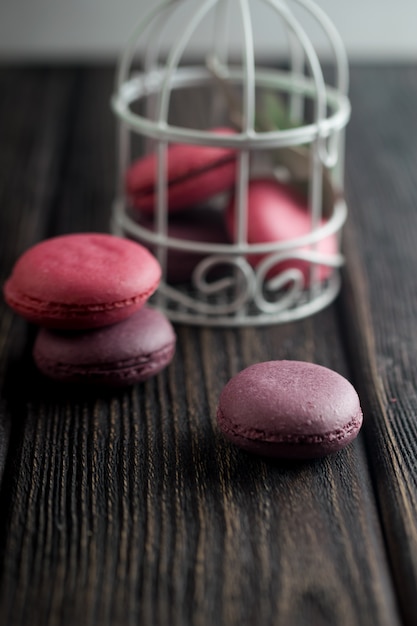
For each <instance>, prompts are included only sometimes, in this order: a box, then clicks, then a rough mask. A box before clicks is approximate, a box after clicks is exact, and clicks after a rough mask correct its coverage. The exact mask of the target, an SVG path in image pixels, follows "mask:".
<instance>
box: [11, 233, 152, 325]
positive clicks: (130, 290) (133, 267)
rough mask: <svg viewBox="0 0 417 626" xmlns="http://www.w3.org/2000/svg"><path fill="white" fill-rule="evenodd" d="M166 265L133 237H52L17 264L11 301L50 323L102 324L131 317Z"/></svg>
mask: <svg viewBox="0 0 417 626" xmlns="http://www.w3.org/2000/svg"><path fill="white" fill-rule="evenodd" d="M160 277H161V268H160V265H159V263H158V261H157V260H156V259H155V257H154V256H153V255H152V254H151V253H150V252H149V251H148V250H147V249H146V248H145V247H144V246H141V245H140V244H138V243H135V242H133V241H129V240H127V239H123V238H121V237H114V236H112V235H107V234H100V233H77V234H71V235H63V236H59V237H54V238H52V239H47V240H45V241H42V242H41V243H38V244H36V245H35V246H33V247H32V248H30V249H29V250H27V251H26V252H25V253H24V254H23V255H22V256H21V257H20V258H19V259H18V260H17V262H16V263H15V266H14V267H13V270H12V273H11V276H10V278H9V279H8V280H7V282H6V283H5V286H4V295H5V299H6V301H7V303H8V304H9V306H10V307H11V308H12V309H14V310H15V311H16V312H17V313H18V314H20V315H21V316H23V317H24V318H26V319H27V320H28V321H30V322H33V323H35V324H38V325H40V326H46V327H50V328H62V329H83V328H97V327H100V326H106V325H108V324H114V323H115V322H120V321H121V320H123V319H126V318H127V317H129V316H130V315H132V313H134V312H135V311H136V310H137V309H139V308H140V307H141V306H142V305H143V304H144V302H146V300H147V299H148V298H149V297H150V295H151V294H152V293H153V292H154V291H155V290H156V288H157V286H158V284H159V281H160Z"/></svg>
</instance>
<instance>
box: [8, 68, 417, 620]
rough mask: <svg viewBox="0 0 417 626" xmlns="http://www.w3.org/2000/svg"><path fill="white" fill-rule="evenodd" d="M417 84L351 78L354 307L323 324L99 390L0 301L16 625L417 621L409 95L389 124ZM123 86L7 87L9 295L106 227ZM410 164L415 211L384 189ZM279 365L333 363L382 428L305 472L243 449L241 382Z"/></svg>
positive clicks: (349, 277) (56, 73) (68, 81)
mask: <svg viewBox="0 0 417 626" xmlns="http://www.w3.org/2000/svg"><path fill="white" fill-rule="evenodd" d="M386 76H388V78H389V80H388V82H387V78H386ZM414 78H415V73H414V70H412V69H407V68H405V69H401V68H399V69H397V70H394V69H392V70H390V72H388V74H385V73H382V72H379V71H378V70H374V69H372V68H369V69H367V68H353V76H352V99H353V104H354V111H355V114H354V117H353V119H352V123H351V125H350V135H349V142H348V159H347V162H348V199H349V202H350V204H351V205H352V209H351V216H350V220H349V229H348V232H347V239H346V247H347V253H348V258H349V265H348V268H347V270H346V273H345V282H344V287H343V293H342V296H341V298H340V299H339V301H338V302H337V304H335V305H333V306H331V307H329V308H328V309H327V310H325V311H323V312H322V313H320V314H318V315H316V316H314V317H312V318H310V319H308V320H304V321H301V322H297V323H294V324H286V325H282V326H275V327H266V328H259V329H253V328H246V329H239V330H232V329H227V330H226V329H209V328H203V329H198V328H192V327H188V326H177V327H176V331H177V335H178V346H177V353H176V356H175V359H174V361H173V362H172V364H171V365H170V366H169V367H168V368H167V369H166V370H165V371H164V372H162V373H161V374H160V375H158V376H157V377H155V378H154V379H152V380H149V381H147V382H146V383H144V384H141V385H137V386H135V387H133V388H132V389H129V390H126V391H118V392H112V391H102V392H100V393H92V392H86V391H83V390H82V389H79V388H71V389H69V388H66V387H64V386H60V385H57V384H53V383H51V382H49V381H47V380H44V379H42V378H41V377H40V375H38V374H37V372H36V371H35V369H34V366H33V363H32V360H31V345H32V343H33V339H34V333H35V329H33V328H29V327H27V325H26V324H25V323H24V322H22V321H21V320H18V319H16V318H15V317H14V316H13V315H11V314H10V312H9V311H8V310H7V309H6V307H5V305H4V303H1V304H0V306H1V309H0V356H1V362H0V363H1V365H0V418H1V420H0V424H1V426H0V472H1V469H2V467H3V468H4V471H3V476H2V481H1V491H0V512H1V515H0V524H1V533H0V550H1V569H0V580H1V595H0V623H1V624H3V623H4V624H7V625H8V626H9V625H10V626H13V625H15V624H16V625H20V626H26V625H29V624H31V625H33V624H36V626H43V625H48V626H58V625H59V626H73V625H74V626H75V625H78V624H80V625H85V626H93V625H94V626H95V625H97V626H130V625H132V626H133V625H136V624H141V625H145V626H157V625H161V626H171V625H172V626H188V625H190V626H191V625H193V626H194V625H195V626H211V625H215V624H216V625H219V626H220V625H224V626H232V625H233V626H234V625H235V624H239V625H243V626H245V625H248V626H249V625H252V624H254V625H260V626H264V625H265V626H269V625H271V626H272V625H276V626H281V625H282V626H304V625H306V626H307V625H309V626H310V625H314V626H316V625H317V626H321V625H323V626H324V625H326V626H327V625H328V626H353V625H355V626H356V625H359V626H360V625H362V626H369V625H370V624H372V625H373V624H378V626H379V625H382V626H396V625H399V624H407V625H409V624H410V625H411V624H413V623H415V619H414V617H415V612H414V611H415V607H414V605H413V602H412V600H413V598H412V593H413V591H412V589H413V585H414V588H415V571H416V570H415V552H416V549H417V542H416V533H415V519H416V516H415V481H414V480H413V475H412V469H413V464H415V458H416V455H415V449H414V442H415V438H414V434H413V433H414V426H415V422H414V418H415V407H416V405H415V391H416V385H415V382H416V372H417V369H416V365H415V357H414V355H415V350H414V348H415V342H416V336H415V334H413V333H414V330H415V323H414V321H413V320H415V306H416V304H415V298H413V294H415V282H413V278H414V274H413V270H412V268H411V266H410V261H413V260H414V261H415V260H416V259H415V254H416V251H415V245H414V243H413V233H415V229H416V227H417V223H416V218H415V217H413V213H412V205H413V198H415V195H414V191H415V182H414V179H413V177H412V170H413V168H412V166H411V164H412V163H413V162H414V163H415V160H414V161H413V159H415V154H416V153H415V149H416V145H417V143H416V144H415V145H414V147H412V146H408V143H407V136H406V134H405V131H404V130H402V129H400V128H399V130H398V132H399V135H398V134H397V133H396V132H394V130H393V128H392V127H391V126H387V125H386V124H385V121H386V115H387V114H388V113H389V112H390V111H391V108H390V106H389V103H390V102H391V100H390V99H391V98H392V99H394V100H395V98H396V96H394V95H393V94H392V93H391V92H393V91H394V86H398V84H399V85H400V88H401V89H402V92H401V93H402V97H401V98H399V100H398V102H397V100H395V102H397V104H398V107H399V111H398V113H396V114H395V115H393V114H392V111H391V120H392V121H391V123H392V124H393V125H394V126H398V127H399V126H400V122H401V121H402V120H404V118H406V119H408V123H409V126H408V132H410V128H415V121H414V122H413V121H412V119H411V118H412V105H411V104H410V103H406V104H404V101H405V98H404V96H405V94H406V93H407V94H409V98H411V101H412V102H414V104H416V101H417V93H415V86H414V88H413V87H412V82H413V79H414ZM112 81H113V72H112V69H109V68H85V67H84V68H66V69H65V70H63V71H62V72H61V71H60V70H59V69H58V68H55V69H48V68H45V69H36V68H32V69H26V70H25V69H23V70H18V69H16V70H1V71H0V89H1V90H4V91H5V92H7V94H8V96H7V98H0V112H1V114H2V115H0V127H1V131H3V129H4V131H5V133H6V135H5V136H6V137H7V141H6V143H5V148H4V149H3V147H2V148H0V159H1V160H2V161H1V163H2V168H1V170H2V171H1V174H0V176H1V179H0V180H1V184H0V194H1V198H2V203H4V205H5V206H6V207H10V208H9V209H8V210H7V211H3V212H2V213H1V214H0V220H1V227H0V238H1V244H2V246H3V247H2V255H1V260H0V271H1V276H2V278H3V279H4V278H5V277H6V276H7V274H8V272H9V271H10V268H11V265H12V263H13V261H14V259H15V258H16V257H17V255H18V254H20V252H21V251H22V250H23V249H25V248H26V247H28V246H29V245H30V244H31V243H33V242H34V241H36V240H38V239H40V238H43V237H46V236H51V235H54V234H59V233H63V232H75V231H77V230H108V224H109V218H110V209H111V202H112V197H113V189H114V162H115V160H114V137H115V134H114V122H113V120H112V117H111V115H110V113H109V108H108V102H109V97H110V93H111V88H112ZM389 81H391V82H389ZM369 83H370V84H371V85H373V89H374V90H375V89H377V88H378V89H379V91H377V95H376V96H375V95H371V93H370V91H367V89H366V88H365V86H366V85H367V84H369ZM11 87H13V89H11ZM385 90H387V93H388V96H387V95H386V94H385V103H384V104H383V105H382V110H379V109H378V110H377V113H375V109H377V102H379V100H380V98H381V97H382V94H384V93H385ZM372 93H374V91H373V92H372ZM369 98H370V99H371V102H370V101H369ZM413 98H414V100H413ZM8 99H9V100H8ZM34 100H36V101H37V102H39V103H42V106H40V107H39V109H41V110H39V111H37V114H35V110H34V109H33V106H29V102H31V103H33V101H34ZM196 102H198V103H200V100H196ZM395 102H394V103H392V102H391V104H395ZM180 104H181V103H179V105H178V106H180ZM203 104H204V103H203ZM197 109H198V107H197V105H196V107H195V110H194V109H193V107H190V111H193V113H194V114H195V115H201V111H197ZM180 113H181V114H182V115H183V114H184V110H182V111H180ZM38 115H41V119H42V124H40V123H38V122H37V119H38V117H37V116H38ZM407 115H408V118H407ZM6 119H7V120H8V121H7V124H6V123H5V121H4V120H6ZM371 120H372V124H373V125H374V126H375V128H373V127H372V124H371ZM413 123H414V127H413ZM2 136H3V135H2ZM398 137H399V138H398ZM395 141H397V142H398V143H397V144H396V143H395ZM401 145H402V146H403V147H401ZM381 146H382V147H381ZM407 150H408V152H407ZM413 150H414V152H413ZM403 151H405V152H403ZM375 155H377V156H376V157H375ZM398 159H400V160H401V161H400V162H401V163H402V166H403V167H402V168H399V166H398ZM385 160H386V163H385ZM390 160H391V161H392V167H393V168H394V169H395V168H398V169H396V170H395V171H396V179H395V185H394V189H397V191H396V192H395V191H393V190H392V189H391V187H390V185H389V180H390V179H388V177H387V175H385V176H381V171H382V172H383V171H384V167H385V166H386V167H388V162H389V161H390ZM384 164H385V165H384ZM381 168H382V170H381ZM7 172H9V174H7ZM12 172H14V173H12ZM22 178H23V181H22ZM396 194H398V198H397V203H396V206H397V210H396V214H395V215H393V214H392V211H391V196H393V198H394V199H395V197H396ZM372 202H374V203H375V204H376V205H377V206H378V212H376V211H375V210H373V211H372V210H370V208H369V206H368V203H372ZM386 214H387V215H386ZM385 219H386V221H385ZM413 229H414V230H413ZM397 237H398V238H397ZM3 250H4V253H3ZM400 277H401V278H400ZM402 285H406V289H407V291H406V294H405V293H404V292H403V287H402ZM391 288H392V289H393V291H391ZM394 293H395V294H397V298H396V299H395V300H393V299H392V295H393V294H394ZM413 325H414V329H413ZM413 352H414V354H413ZM275 358H292V359H305V360H309V361H315V362H317V363H321V364H323V365H326V366H328V367H331V368H333V369H335V370H337V371H339V372H340V373H342V374H343V375H345V376H347V377H348V378H350V379H351V380H353V381H354V382H355V384H356V385H357V386H358V389H359V390H360V396H361V402H362V404H363V406H364V409H365V427H364V430H363V433H361V434H360V436H359V438H358V439H357V440H356V441H355V442H354V443H353V445H351V446H349V447H348V448H347V449H345V450H343V451H341V452H340V453H338V454H336V455H334V456H331V457H328V458H326V459H322V460H318V461H315V462H309V463H293V464H291V463H276V462H272V461H264V460H262V459H260V458H257V457H254V456H251V455H249V454H246V453H244V452H242V451H239V450H237V449H234V448H233V447H232V446H230V445H229V444H228V443H226V441H224V440H223V438H222V437H221V435H220V434H219V432H218V430H217V428H216V422H215V414H216V406H217V399H218V396H219V393H220V391H221V389H222V387H223V385H224V384H225V383H226V382H227V380H228V379H229V378H230V377H231V376H232V375H233V374H234V373H236V372H237V371H239V370H240V369H242V368H243V367H245V366H247V365H249V364H251V363H254V362H256V361H261V360H268V359H275ZM23 381H24V383H23ZM393 398H396V401H395V402H394V401H393ZM403 577H407V580H404V581H403Z"/></svg>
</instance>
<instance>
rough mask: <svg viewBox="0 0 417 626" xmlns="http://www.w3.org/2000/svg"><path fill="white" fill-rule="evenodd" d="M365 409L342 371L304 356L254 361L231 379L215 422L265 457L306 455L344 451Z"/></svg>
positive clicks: (237, 442) (230, 437)
mask: <svg viewBox="0 0 417 626" xmlns="http://www.w3.org/2000/svg"><path fill="white" fill-rule="evenodd" d="M362 419H363V416H362V410H361V407H360V402H359V397H358V394H357V393H356V390H355V389H354V387H353V385H352V384H351V383H350V382H349V381H348V380H347V379H346V378H344V377H343V376H341V375H340V374H339V373H338V372H335V371H333V370H331V369H329V368H327V367H323V366H322V365H317V364H315V363H308V362H304V361H289V360H282V361H265V362H262V363H256V364H254V365H251V366H249V367H247V368H246V369H244V370H242V371H241V372H239V373H238V374H237V375H236V376H234V377H233V378H231V379H230V380H229V382H228V383H227V384H226V386H225V387H224V388H223V391H222V392H221V395H220V398H219V404H218V410H217V421H218V425H219V428H220V430H221V431H222V433H223V434H224V436H225V437H226V438H227V439H228V440H229V441H230V442H232V443H234V444H235V445H237V446H239V447H241V448H243V449H245V450H247V451H248V452H252V453H255V454H260V455H263V456H269V457H275V458H294V459H296V458H297V459H307V458H315V457H320V456H324V455H326V454H330V453H333V452H337V451H338V450H341V449H342V448H344V447H345V446H347V445H348V444H349V443H350V442H351V441H353V440H354V439H355V437H356V436H357V435H358V433H359V430H360V428H361V425H362Z"/></svg>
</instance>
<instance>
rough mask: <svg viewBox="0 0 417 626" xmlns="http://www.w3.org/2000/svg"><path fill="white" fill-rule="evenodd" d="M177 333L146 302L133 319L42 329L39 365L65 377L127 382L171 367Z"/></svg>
mask: <svg viewBox="0 0 417 626" xmlns="http://www.w3.org/2000/svg"><path fill="white" fill-rule="evenodd" d="M175 343H176V336H175V333H174V330H173V328H172V325H171V323H170V322H169V320H168V319H167V318H166V317H165V315H164V314H163V313H161V312H160V311H158V310H156V309H152V308H150V307H147V306H144V307H142V308H141V309H139V311H137V312H136V313H134V314H133V315H131V316H130V317H129V318H128V319H126V320H124V321H122V322H119V323H117V324H113V325H111V326H106V327H104V328H100V329H94V330H88V331H66V332H65V331H55V330H49V329H46V328H41V329H40V330H39V333H38V335H37V338H36V341H35V345H34V349H33V356H34V360H35V363H36V365H37V367H38V369H39V370H40V371H41V372H42V373H43V374H45V375H46V376H48V377H50V378H53V379H55V380H59V381H62V382H71V383H87V384H94V385H109V386H116V387H119V386H125V385H132V384H135V383H138V382H142V381H144V380H146V379H148V378H150V377H151V376H154V375H155V374H157V373H158V372H160V371H161V370H162V369H163V368H164V367H166V366H167V365H168V364H169V363H170V361H171V360H172V358H173V356H174V352H175Z"/></svg>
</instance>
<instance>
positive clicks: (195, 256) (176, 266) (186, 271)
mask: <svg viewBox="0 0 417 626" xmlns="http://www.w3.org/2000/svg"><path fill="white" fill-rule="evenodd" d="M132 217H134V218H135V219H136V220H137V221H138V223H139V224H140V225H141V226H144V227H145V228H147V229H148V230H151V231H153V230H154V228H155V227H154V221H153V220H152V219H151V218H150V217H149V216H142V215H139V216H135V215H134V214H132ZM168 236H169V237H172V238H175V239H180V240H182V241H184V242H185V243H190V242H191V243H208V244H228V243H230V239H229V237H228V235H227V231H226V227H225V224H224V219H223V214H222V212H221V211H218V210H216V209H213V208H210V207H200V208H198V209H197V208H194V209H191V210H189V211H186V212H183V213H180V214H179V215H174V216H170V218H169V220H168ZM141 243H142V245H147V244H146V243H144V242H141ZM150 249H151V251H152V252H154V253H155V252H156V250H152V247H151V246H150ZM208 256H209V254H208V253H204V252H196V251H195V250H185V249H178V248H168V253H167V262H166V278H167V280H168V282H169V283H185V282H189V281H190V279H191V276H192V273H193V271H194V269H195V268H196V266H197V265H198V263H200V261H202V260H203V259H204V258H205V257H208ZM219 268H220V270H221V269H222V268H221V266H218V267H217V269H219ZM215 269H216V268H215ZM214 274H215V275H216V272H215V271H214Z"/></svg>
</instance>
